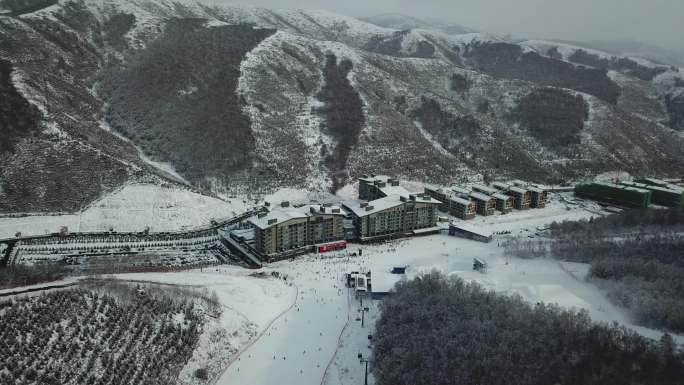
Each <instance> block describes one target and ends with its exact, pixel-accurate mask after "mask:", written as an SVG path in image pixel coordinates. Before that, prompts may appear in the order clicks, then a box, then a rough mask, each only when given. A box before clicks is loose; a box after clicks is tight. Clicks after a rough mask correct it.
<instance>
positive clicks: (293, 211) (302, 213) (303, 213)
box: [250, 205, 347, 230]
mask: <svg viewBox="0 0 684 385" xmlns="http://www.w3.org/2000/svg"><path fill="white" fill-rule="evenodd" d="M312 211H314V212H312ZM321 214H326V215H341V216H346V215H347V212H346V211H344V209H342V208H341V207H340V206H322V205H305V206H301V207H296V208H295V207H285V208H283V207H277V208H275V209H273V210H272V211H270V212H269V213H268V214H266V215H265V216H263V217H261V218H252V219H250V222H251V223H252V224H253V225H254V226H256V227H258V228H260V229H262V230H265V229H267V228H269V227H272V226H275V225H277V224H279V223H283V222H287V221H289V220H291V219H303V218H307V217H310V216H313V215H321ZM273 220H275V222H272V221H273ZM269 222H270V223H269Z"/></svg>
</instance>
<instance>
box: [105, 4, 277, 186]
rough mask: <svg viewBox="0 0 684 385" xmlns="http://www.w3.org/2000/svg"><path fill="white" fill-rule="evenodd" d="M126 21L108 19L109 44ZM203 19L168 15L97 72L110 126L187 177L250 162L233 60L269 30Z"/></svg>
mask: <svg viewBox="0 0 684 385" xmlns="http://www.w3.org/2000/svg"><path fill="white" fill-rule="evenodd" d="M133 22H134V18H132V17H131V16H130V15H121V16H119V17H118V18H116V19H114V18H113V19H112V20H110V21H108V22H107V23H106V24H105V26H104V27H105V31H107V33H108V35H107V36H108V38H107V39H108V41H109V42H110V44H114V45H118V46H121V44H122V40H121V39H122V37H121V36H122V35H123V34H124V33H125V31H126V30H127V28H129V27H130V25H131V23H133ZM205 23H206V20H204V19H192V18H187V19H170V20H168V21H167V23H166V25H165V28H164V31H163V33H162V34H161V35H160V36H159V37H157V38H156V39H155V40H153V41H152V42H150V43H149V44H148V45H147V47H145V48H144V49H140V50H135V51H127V58H126V59H127V60H126V62H125V63H123V64H121V65H116V63H112V65H111V66H110V68H108V70H107V71H103V72H102V74H101V79H102V89H101V91H102V93H103V95H104V96H105V97H106V98H107V100H108V102H109V108H108V109H107V111H106V113H107V120H108V122H109V123H110V124H111V126H112V127H113V128H114V129H116V130H117V131H119V132H121V133H123V134H124V135H125V136H126V137H128V138H129V139H131V140H132V141H133V142H134V143H136V144H137V145H138V146H140V147H141V148H142V150H143V151H144V152H145V153H147V154H150V155H151V156H152V157H153V158H154V159H156V160H162V161H169V162H172V163H173V164H174V166H175V167H176V169H177V170H178V171H179V172H180V173H181V174H182V175H184V176H185V177H187V178H189V179H190V180H194V181H199V180H203V179H204V177H206V176H224V175H231V174H232V173H234V172H241V171H243V170H245V169H249V167H251V166H252V164H253V162H252V161H253V156H254V149H255V143H254V137H253V135H252V132H251V123H250V120H249V117H248V116H247V115H245V114H244V113H243V111H242V107H243V106H244V104H245V101H244V100H242V99H241V98H240V97H239V96H238V94H237V92H236V88H237V85H238V80H239V78H240V63H241V62H242V60H243V59H244V58H245V55H246V54H247V53H248V52H249V51H251V50H252V49H253V48H254V47H256V46H257V45H258V44H259V43H260V42H261V41H262V40H264V39H265V38H267V37H268V36H270V35H272V34H273V33H274V32H275V31H274V30H271V29H255V28H253V27H252V26H250V25H226V26H219V27H212V28H206V27H205Z"/></svg>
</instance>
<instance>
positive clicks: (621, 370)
mask: <svg viewBox="0 0 684 385" xmlns="http://www.w3.org/2000/svg"><path fill="white" fill-rule="evenodd" d="M376 327H377V331H376V337H375V347H374V360H375V367H374V373H375V378H376V383H377V384H379V385H390V384H391V385H403V384H411V385H422V384H425V385H428V384H429V385H442V384H445V385H446V384H454V385H456V384H458V385H468V384H487V385H499V384H501V385H504V384H505V385H510V384H539V385H542V384H543V385H549V384H568V385H570V384H572V385H582V384H601V385H605V384H615V385H618V384H620V385H624V384H681V379H682V378H684V361H683V359H684V355H683V354H682V352H680V351H678V350H677V347H676V344H675V343H674V342H673V339H672V337H671V336H669V335H667V334H666V335H664V336H663V338H662V339H661V340H660V341H659V342H656V341H651V340H648V339H645V338H643V337H641V336H639V335H638V334H636V333H634V332H632V331H629V330H627V329H625V328H623V327H620V326H617V325H606V324H597V323H593V322H591V320H590V318H589V316H588V315H587V313H586V312H585V311H579V312H578V311H575V310H566V309H563V308H561V307H559V306H557V305H547V304H543V303H538V304H536V305H530V304H528V303H527V302H525V301H524V300H523V299H522V298H520V297H517V296H512V297H509V296H505V295H500V294H496V293H494V292H491V291H487V290H484V289H483V288H481V287H480V286H479V285H477V284H475V283H466V282H464V281H463V280H461V279H460V278H458V277H455V276H453V277H445V276H443V275H441V274H440V273H437V272H432V273H427V274H424V275H421V276H419V277H417V278H416V279H414V280H412V281H408V282H403V283H400V284H398V286H397V288H396V294H394V295H393V296H391V297H388V298H387V299H385V301H384V302H383V304H382V316H381V318H380V320H379V321H378V323H377V326H376Z"/></svg>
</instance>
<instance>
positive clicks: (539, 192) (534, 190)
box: [527, 186, 544, 194]
mask: <svg viewBox="0 0 684 385" xmlns="http://www.w3.org/2000/svg"><path fill="white" fill-rule="evenodd" d="M527 190H528V191H532V192H533V193H537V194H541V193H543V192H544V189H541V188H539V187H533V186H527Z"/></svg>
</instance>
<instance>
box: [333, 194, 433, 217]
mask: <svg viewBox="0 0 684 385" xmlns="http://www.w3.org/2000/svg"><path fill="white" fill-rule="evenodd" d="M410 196H413V197H415V200H411V199H410V198H409V197H407V196H402V195H390V196H386V197H384V198H380V199H376V200H374V201H370V202H365V201H360V200H355V199H353V200H348V201H344V202H342V205H343V206H344V207H345V208H347V209H348V210H349V211H351V212H353V213H354V215H356V216H357V217H364V216H367V215H370V214H375V213H378V212H380V211H384V210H387V209H391V208H393V207H397V206H400V205H402V204H404V203H408V202H415V203H432V204H440V203H441V202H440V201H438V200H437V199H433V198H430V197H425V196H423V195H418V194H411V195H410ZM402 197H403V198H405V199H406V202H403V201H402V200H401V198H402ZM362 204H363V205H364V207H361V205H362ZM369 207H370V208H369Z"/></svg>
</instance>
